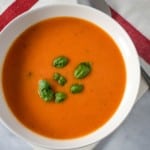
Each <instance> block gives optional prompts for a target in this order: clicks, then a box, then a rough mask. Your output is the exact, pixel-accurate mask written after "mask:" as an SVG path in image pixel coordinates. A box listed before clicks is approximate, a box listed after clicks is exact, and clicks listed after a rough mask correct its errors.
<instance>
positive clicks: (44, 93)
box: [38, 80, 54, 102]
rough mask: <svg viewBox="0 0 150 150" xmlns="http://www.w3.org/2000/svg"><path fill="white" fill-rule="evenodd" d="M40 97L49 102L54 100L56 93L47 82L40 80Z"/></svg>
mask: <svg viewBox="0 0 150 150" xmlns="http://www.w3.org/2000/svg"><path fill="white" fill-rule="evenodd" d="M38 93H39V96H40V97H41V98H42V99H43V100H44V101H45V102H49V101H51V100H52V99H54V91H53V90H52V89H51V86H50V84H49V83H48V81H46V80H40V81H39V84H38Z"/></svg>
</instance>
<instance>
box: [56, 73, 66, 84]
mask: <svg viewBox="0 0 150 150" xmlns="http://www.w3.org/2000/svg"><path fill="white" fill-rule="evenodd" d="M53 79H54V80H56V81H57V82H58V84H60V85H61V86H64V85H65V84H66V82H67V79H66V78H65V77H64V76H62V75H61V74H60V73H54V75H53Z"/></svg>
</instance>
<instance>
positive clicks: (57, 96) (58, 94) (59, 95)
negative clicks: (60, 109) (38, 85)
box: [55, 92, 67, 103]
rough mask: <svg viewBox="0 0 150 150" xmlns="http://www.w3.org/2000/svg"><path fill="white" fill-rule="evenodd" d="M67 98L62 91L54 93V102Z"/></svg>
mask: <svg viewBox="0 0 150 150" xmlns="http://www.w3.org/2000/svg"><path fill="white" fill-rule="evenodd" d="M66 98H67V95H66V94H65V93H64V92H56V93H55V103H60V102H62V101H64V100H65V99H66Z"/></svg>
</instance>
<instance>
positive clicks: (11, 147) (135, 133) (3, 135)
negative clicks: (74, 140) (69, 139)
mask: <svg viewBox="0 0 150 150" xmlns="http://www.w3.org/2000/svg"><path fill="white" fill-rule="evenodd" d="M93 1H94V0H79V2H80V3H83V4H86V5H93ZM98 8H99V9H103V10H104V11H107V8H104V7H103V8H101V6H98ZM149 116H150V90H148V91H147V92H146V93H145V94H144V95H143V96H142V97H141V98H140V100H139V101H138V102H137V103H136V104H135V106H134V108H133V110H132V111H131V113H130V114H129V116H128V117H127V119H126V120H125V121H124V123H123V124H122V125H121V126H120V127H119V129H117V130H116V131H115V132H114V133H113V134H112V135H110V136H109V137H107V138H106V139H104V140H103V141H101V142H100V143H99V144H98V145H97V147H96V148H95V149H94V150H150V117H149ZM0 150H32V147H31V145H29V144H27V143H26V142H25V141H23V140H22V139H19V138H18V137H16V136H15V135H14V134H12V133H11V132H10V131H9V130H8V129H6V128H5V127H4V126H3V125H2V124H0Z"/></svg>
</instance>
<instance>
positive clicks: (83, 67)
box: [74, 62, 92, 79]
mask: <svg viewBox="0 0 150 150" xmlns="http://www.w3.org/2000/svg"><path fill="white" fill-rule="evenodd" d="M91 70H92V68H91V64H90V63H89V62H82V63H80V64H79V65H78V66H77V67H76V68H75V71H74V77H75V78H77V79H82V78H85V77H86V76H87V75H88V74H89V73H90V72H91Z"/></svg>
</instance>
